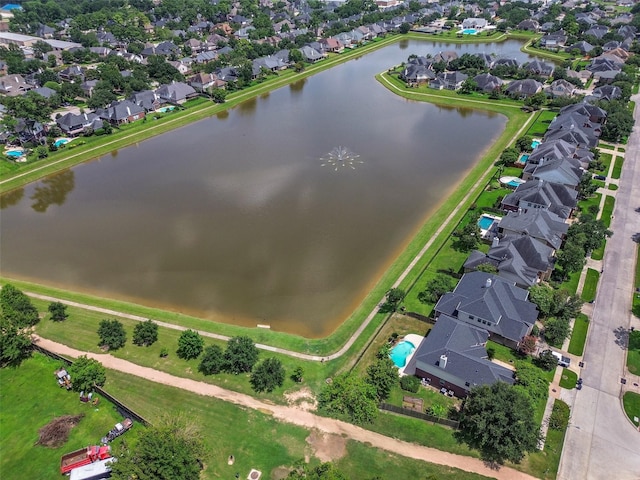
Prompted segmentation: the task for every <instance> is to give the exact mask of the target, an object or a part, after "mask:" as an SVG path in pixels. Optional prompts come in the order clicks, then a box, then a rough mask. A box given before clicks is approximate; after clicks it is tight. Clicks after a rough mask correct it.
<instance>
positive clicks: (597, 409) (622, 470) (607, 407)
mask: <svg viewBox="0 0 640 480" xmlns="http://www.w3.org/2000/svg"><path fill="white" fill-rule="evenodd" d="M632 100H633V101H635V102H636V105H637V103H638V102H640V95H635V96H634V97H632ZM634 117H635V121H636V124H635V127H634V129H633V133H632V134H631V137H630V138H629V142H628V144H627V145H626V153H625V161H624V166H623V170H622V177H621V181H620V189H619V190H618V191H617V192H616V205H615V210H614V216H613V217H612V222H611V230H612V231H613V236H612V237H611V238H610V239H609V240H608V241H607V248H606V252H605V258H604V271H603V274H602V276H601V277H600V284H599V286H598V292H597V297H596V301H595V304H594V306H593V307H594V308H593V315H592V317H591V322H590V326H589V336H588V338H587V343H586V347H585V354H584V357H583V359H584V368H583V369H582V372H581V376H582V378H583V381H584V383H583V388H582V390H580V391H576V393H575V400H574V402H573V405H572V408H571V421H570V424H569V428H568V429H567V434H566V438H565V443H564V449H563V451H562V458H561V462H560V469H559V472H558V479H559V480H575V479H589V480H591V479H594V480H598V479H615V480H627V479H629V480H638V479H640V431H638V430H637V429H636V428H635V427H634V426H633V425H632V424H631V423H630V422H629V420H628V419H627V417H626V415H625V413H624V410H623V409H622V393H623V391H624V389H625V388H627V387H628V386H624V385H623V384H622V381H621V380H622V378H623V377H625V375H626V372H627V371H626V350H625V346H626V343H624V345H623V346H620V345H619V344H618V343H616V340H618V337H616V329H621V330H619V331H618V333H619V332H620V331H628V329H629V327H630V326H631V325H634V326H636V328H637V327H638V320H637V319H635V318H634V317H633V315H632V314H631V302H632V298H633V286H634V275H635V268H634V267H635V257H636V244H635V243H634V242H633V239H632V236H633V235H634V234H636V233H640V213H638V212H636V211H635V209H636V208H638V207H640V109H638V108H636V110H635V112H634ZM618 341H619V340H618ZM638 416H640V412H638Z"/></svg>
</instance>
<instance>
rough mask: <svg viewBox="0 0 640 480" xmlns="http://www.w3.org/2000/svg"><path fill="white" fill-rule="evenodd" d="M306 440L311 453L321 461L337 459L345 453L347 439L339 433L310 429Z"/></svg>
mask: <svg viewBox="0 0 640 480" xmlns="http://www.w3.org/2000/svg"><path fill="white" fill-rule="evenodd" d="M306 440H307V443H308V444H309V447H311V449H312V450H313V455H314V456H315V457H317V458H318V459H319V460H320V461H321V462H332V461H334V460H338V459H339V458H342V457H344V455H345V454H346V453H347V448H346V447H347V439H346V438H345V437H342V436H340V435H334V434H332V433H324V432H321V431H319V430H312V431H311V435H309V436H308V437H307V438H306Z"/></svg>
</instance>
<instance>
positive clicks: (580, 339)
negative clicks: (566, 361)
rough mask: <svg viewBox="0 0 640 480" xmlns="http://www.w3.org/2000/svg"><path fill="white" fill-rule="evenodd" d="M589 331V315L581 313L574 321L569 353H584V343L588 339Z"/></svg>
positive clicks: (580, 354)
mask: <svg viewBox="0 0 640 480" xmlns="http://www.w3.org/2000/svg"><path fill="white" fill-rule="evenodd" d="M588 331H589V317H587V316H586V315H585V314H584V313H579V314H578V316H577V317H576V319H575V321H574V322H573V329H572V330H571V341H570V342H569V353H570V354H572V355H578V356H582V354H583V353H584V344H585V342H586V340H587V332H588Z"/></svg>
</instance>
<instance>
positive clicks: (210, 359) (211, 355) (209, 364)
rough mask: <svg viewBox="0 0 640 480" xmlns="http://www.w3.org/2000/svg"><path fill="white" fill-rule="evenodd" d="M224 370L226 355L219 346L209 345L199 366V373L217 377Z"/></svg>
mask: <svg viewBox="0 0 640 480" xmlns="http://www.w3.org/2000/svg"><path fill="white" fill-rule="evenodd" d="M223 369H224V354H223V352H222V349H221V348H220V347H219V346H218V345H209V346H208V347H207V348H205V349H204V355H202V359H201V360H200V365H198V371H199V372H201V373H202V374H204V375H215V374H218V373H220V372H221V371H222V370H223Z"/></svg>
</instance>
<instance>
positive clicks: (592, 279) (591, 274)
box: [581, 268, 600, 302]
mask: <svg viewBox="0 0 640 480" xmlns="http://www.w3.org/2000/svg"><path fill="white" fill-rule="evenodd" d="M599 279H600V272H598V271H597V270H594V269H593V268H588V269H587V276H586V278H585V280H584V286H583V287H582V295H581V297H582V300H584V301H585V302H592V301H593V300H595V299H596V290H597V288H598V280H599Z"/></svg>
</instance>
